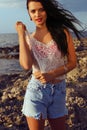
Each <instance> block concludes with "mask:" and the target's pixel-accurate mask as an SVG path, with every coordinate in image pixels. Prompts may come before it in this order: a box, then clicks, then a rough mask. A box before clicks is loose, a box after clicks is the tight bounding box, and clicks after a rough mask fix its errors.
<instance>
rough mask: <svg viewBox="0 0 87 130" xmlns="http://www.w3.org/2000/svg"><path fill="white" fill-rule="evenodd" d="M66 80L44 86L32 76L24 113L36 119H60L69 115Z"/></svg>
mask: <svg viewBox="0 0 87 130" xmlns="http://www.w3.org/2000/svg"><path fill="white" fill-rule="evenodd" d="M65 97H66V83H65V80H63V81H61V82H60V83H57V84H51V83H46V84H42V83H41V82H40V81H39V80H38V79H35V78H34V76H32V78H31V80H30V81H29V83H28V86H27V89H26V93H25V97H24V103H23V108H22V113H23V114H24V115H25V116H27V117H33V118H35V119H40V117H42V119H47V118H59V117H63V116H64V115H66V114H67V108H66V101H65Z"/></svg>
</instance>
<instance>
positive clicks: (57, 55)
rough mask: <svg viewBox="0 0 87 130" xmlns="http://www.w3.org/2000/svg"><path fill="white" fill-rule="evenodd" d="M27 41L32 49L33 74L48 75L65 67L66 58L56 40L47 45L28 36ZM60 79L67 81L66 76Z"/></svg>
mask: <svg viewBox="0 0 87 130" xmlns="http://www.w3.org/2000/svg"><path fill="white" fill-rule="evenodd" d="M26 41H27V43H28V45H29V48H30V49H31V53H32V56H33V60H34V63H33V66H32V70H33V73H34V72H36V71H41V72H42V73H46V72H48V71H50V70H53V69H57V68H58V67H60V66H62V65H64V57H63V56H62V54H61V52H60V50H59V49H58V47H57V44H56V43H55V41H54V40H51V41H50V42H49V43H47V44H45V43H42V42H40V41H38V40H37V39H36V38H34V37H33V36H29V35H28V34H27V35H26ZM58 79H61V80H62V79H65V75H62V76H60V77H58Z"/></svg>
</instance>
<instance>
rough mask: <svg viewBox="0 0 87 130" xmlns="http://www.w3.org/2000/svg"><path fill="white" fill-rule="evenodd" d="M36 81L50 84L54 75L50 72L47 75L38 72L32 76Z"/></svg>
mask: <svg viewBox="0 0 87 130" xmlns="http://www.w3.org/2000/svg"><path fill="white" fill-rule="evenodd" d="M33 75H34V76H35V78H36V79H38V80H40V82H41V83H43V84H44V83H47V82H50V83H51V82H52V81H53V80H54V78H55V77H54V75H53V73H51V72H48V73H41V72H40V71H38V72H35V73H34V74H33Z"/></svg>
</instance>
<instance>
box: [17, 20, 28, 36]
mask: <svg viewBox="0 0 87 130" xmlns="http://www.w3.org/2000/svg"><path fill="white" fill-rule="evenodd" d="M15 28H16V31H17V33H18V35H24V34H25V31H26V26H25V25H24V24H23V23H22V22H21V21H17V22H16V25H15Z"/></svg>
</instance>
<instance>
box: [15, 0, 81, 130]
mask: <svg viewBox="0 0 87 130" xmlns="http://www.w3.org/2000/svg"><path fill="white" fill-rule="evenodd" d="M27 10H28V13H29V16H30V19H31V20H32V21H33V22H34V23H35V25H36V30H35V31H34V32H33V33H32V34H31V35H30V34H29V33H28V31H27V29H26V26H25V25H24V24H23V23H22V22H17V23H16V30H17V32H18V37H19V43H20V44H19V52H20V53H19V60H20V64H21V66H23V67H24V69H27V70H30V69H31V68H32V78H31V80H30V81H29V84H28V86H27V89H26V94H25V98H24V104H23V109H22V111H23V113H24V115H25V116H26V119H27V123H28V126H29V129H30V130H44V122H45V119H48V121H49V123H50V126H51V129H52V130H65V115H66V114H67V113H66V112H67V109H66V106H65V104H66V103H65V95H66V90H65V89H66V84H65V74H66V73H67V72H69V71H71V70H72V69H73V68H75V67H76V54H75V49H74V45H73V41H72V36H71V34H70V32H69V29H71V30H72V31H74V33H75V34H76V36H77V37H78V38H79V34H80V32H79V31H78V30H77V29H76V27H75V26H74V23H78V20H77V19H76V18H75V17H74V16H73V15H72V14H71V13H70V12H69V11H67V10H64V9H63V8H62V7H60V5H59V3H58V2H56V1H55V0H27ZM65 57H67V62H65Z"/></svg>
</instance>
